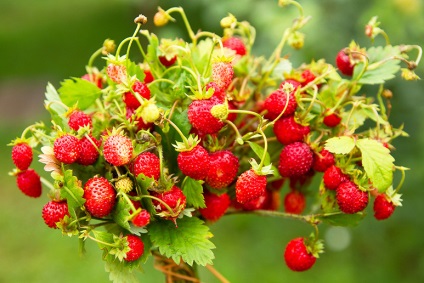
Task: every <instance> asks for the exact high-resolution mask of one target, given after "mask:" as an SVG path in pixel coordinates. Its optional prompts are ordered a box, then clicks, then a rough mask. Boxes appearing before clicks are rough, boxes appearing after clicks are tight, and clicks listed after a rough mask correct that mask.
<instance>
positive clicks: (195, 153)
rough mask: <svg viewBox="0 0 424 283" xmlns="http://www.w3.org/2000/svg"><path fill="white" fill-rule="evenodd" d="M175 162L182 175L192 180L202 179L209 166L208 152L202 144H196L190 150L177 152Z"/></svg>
mask: <svg viewBox="0 0 424 283" xmlns="http://www.w3.org/2000/svg"><path fill="white" fill-rule="evenodd" d="M177 163H178V168H179V169H180V170H181V172H182V173H183V174H184V175H186V176H188V177H190V178H192V179H194V180H203V179H205V178H206V175H207V174H208V170H209V166H210V161H209V153H208V151H207V150H206V149H205V148H204V147H203V146H201V145H196V146H195V147H194V148H192V149H191V150H188V151H181V152H180V153H178V156H177Z"/></svg>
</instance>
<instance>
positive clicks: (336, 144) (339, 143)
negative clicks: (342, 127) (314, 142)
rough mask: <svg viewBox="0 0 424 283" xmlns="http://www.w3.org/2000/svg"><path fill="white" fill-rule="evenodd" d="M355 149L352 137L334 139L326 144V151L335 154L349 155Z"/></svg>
mask: <svg viewBox="0 0 424 283" xmlns="http://www.w3.org/2000/svg"><path fill="white" fill-rule="evenodd" d="M354 147H355V140H354V139H353V138H352V137H347V136H342V137H333V138H330V139H328V140H327V141H326V142H325V149H326V150H328V151H329V152H332V153H335V154H348V153H349V152H351V151H352V149H353V148H354Z"/></svg>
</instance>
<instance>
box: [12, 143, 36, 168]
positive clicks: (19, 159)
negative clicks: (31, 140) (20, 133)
mask: <svg viewBox="0 0 424 283" xmlns="http://www.w3.org/2000/svg"><path fill="white" fill-rule="evenodd" d="M32 158H33V153H32V148H31V147H30V146H29V144H28V143H26V142H20V143H18V144H15V145H14V146H13V148H12V161H13V163H14V164H15V165H16V167H17V168H18V169H19V170H27V169H28V168H29V166H30V165H31V163H32Z"/></svg>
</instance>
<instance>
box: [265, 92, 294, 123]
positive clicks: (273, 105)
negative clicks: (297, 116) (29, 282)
mask: <svg viewBox="0 0 424 283" xmlns="http://www.w3.org/2000/svg"><path fill="white" fill-rule="evenodd" d="M287 99H288V104H287V108H286V110H285V111H284V108H285V106H286V103H287ZM263 107H264V109H265V110H268V112H267V113H266V114H265V118H267V119H269V120H274V119H275V118H277V117H278V115H280V113H281V112H283V111H284V113H283V115H282V117H287V116H291V115H293V114H294V112H295V111H296V108H297V102H296V98H295V96H294V91H293V92H291V93H290V94H289V95H287V94H286V92H285V91H283V90H282V89H277V90H276V91H274V92H273V93H271V94H270V95H269V96H268V97H267V98H266V99H265V101H264V105H263Z"/></svg>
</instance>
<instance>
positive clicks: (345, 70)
mask: <svg viewBox="0 0 424 283" xmlns="http://www.w3.org/2000/svg"><path fill="white" fill-rule="evenodd" d="M336 65H337V68H339V70H340V72H341V73H342V74H343V75H346V76H352V75H353V68H354V65H353V64H352V63H351V61H350V57H349V55H348V54H347V53H346V51H345V49H342V50H340V51H339V53H337V56H336Z"/></svg>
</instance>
